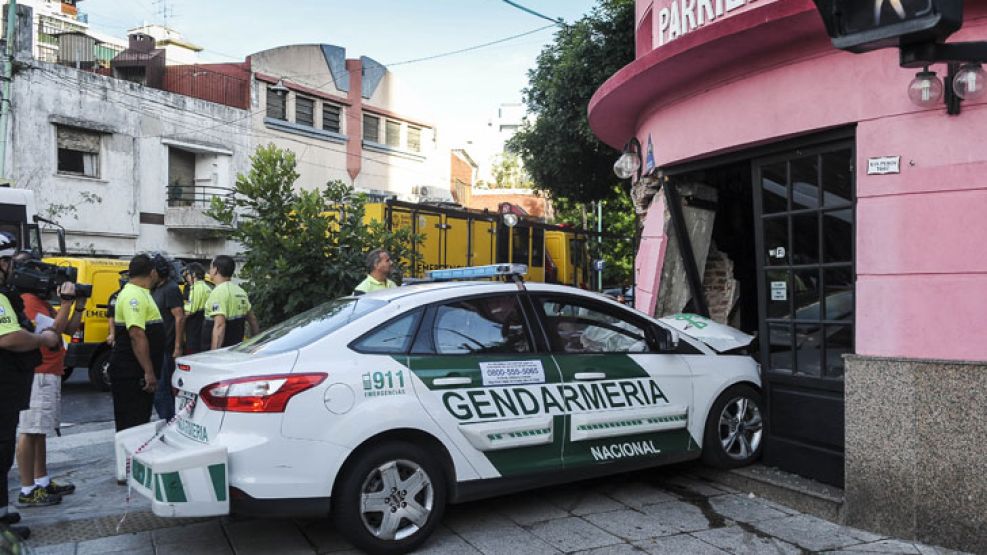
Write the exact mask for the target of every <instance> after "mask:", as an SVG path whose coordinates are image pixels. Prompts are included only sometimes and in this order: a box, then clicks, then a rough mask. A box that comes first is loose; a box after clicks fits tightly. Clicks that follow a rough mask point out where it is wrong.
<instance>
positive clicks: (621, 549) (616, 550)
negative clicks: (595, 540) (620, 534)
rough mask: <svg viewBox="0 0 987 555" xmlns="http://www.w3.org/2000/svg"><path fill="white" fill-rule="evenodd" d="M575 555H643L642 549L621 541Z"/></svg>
mask: <svg viewBox="0 0 987 555" xmlns="http://www.w3.org/2000/svg"><path fill="white" fill-rule="evenodd" d="M573 555H641V550H640V549H638V548H636V547H634V546H633V545H631V544H629V543H619V544H617V545H608V546H606V547H597V548H596V549H590V550H588V551H577V552H575V553H574V554H573Z"/></svg>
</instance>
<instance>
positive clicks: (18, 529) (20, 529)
mask: <svg viewBox="0 0 987 555" xmlns="http://www.w3.org/2000/svg"><path fill="white" fill-rule="evenodd" d="M10 531H11V532H13V533H14V535H16V536H17V537H18V538H20V539H22V540H26V539H28V538H30V537H31V529H30V528H28V527H27V526H11V527H10Z"/></svg>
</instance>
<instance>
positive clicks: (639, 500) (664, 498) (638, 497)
mask: <svg viewBox="0 0 987 555" xmlns="http://www.w3.org/2000/svg"><path fill="white" fill-rule="evenodd" d="M607 495H609V496H610V497H612V498H613V499H616V500H617V501H620V502H621V503H623V504H624V505H627V506H628V507H630V508H632V509H640V508H642V507H644V506H645V505H654V504H655V503H666V502H668V501H676V500H678V498H677V497H675V496H674V495H672V494H670V493H668V492H666V491H664V490H660V489H658V488H655V487H654V486H650V485H648V484H642V483H635V484H622V485H620V486H619V487H617V488H614V489H612V490H611V491H609V492H607Z"/></svg>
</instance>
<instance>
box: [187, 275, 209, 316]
mask: <svg viewBox="0 0 987 555" xmlns="http://www.w3.org/2000/svg"><path fill="white" fill-rule="evenodd" d="M210 293H212V290H211V289H209V286H208V285H206V283H205V282H204V281H196V282H195V283H194V284H192V289H191V291H189V296H188V302H187V303H185V312H188V313H189V314H195V313H196V312H205V310H206V302H207V301H208V300H209V294H210Z"/></svg>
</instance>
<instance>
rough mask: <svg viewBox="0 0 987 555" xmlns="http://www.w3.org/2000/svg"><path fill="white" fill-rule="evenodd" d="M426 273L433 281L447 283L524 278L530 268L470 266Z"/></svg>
mask: <svg viewBox="0 0 987 555" xmlns="http://www.w3.org/2000/svg"><path fill="white" fill-rule="evenodd" d="M426 273H427V274H428V277H429V278H430V279H432V280H433V281H447V280H451V279H478V278H493V277H502V276H523V275H525V274H527V273H528V267H527V266H526V265H524V264H490V265H489V266H470V267H467V268H449V269H447V270H429V271H428V272H426Z"/></svg>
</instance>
